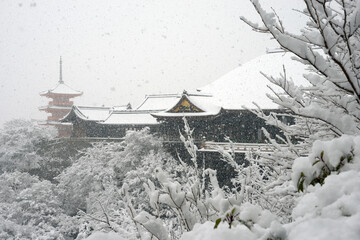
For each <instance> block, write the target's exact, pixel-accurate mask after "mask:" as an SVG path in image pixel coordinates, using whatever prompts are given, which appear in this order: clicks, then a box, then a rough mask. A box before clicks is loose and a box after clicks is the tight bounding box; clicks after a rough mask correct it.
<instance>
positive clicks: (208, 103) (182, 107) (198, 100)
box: [152, 92, 222, 118]
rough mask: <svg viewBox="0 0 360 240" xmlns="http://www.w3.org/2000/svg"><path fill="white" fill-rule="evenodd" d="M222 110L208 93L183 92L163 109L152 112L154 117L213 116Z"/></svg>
mask: <svg viewBox="0 0 360 240" xmlns="http://www.w3.org/2000/svg"><path fill="white" fill-rule="evenodd" d="M221 110H222V107H221V106H219V104H218V103H217V100H216V99H215V98H214V97H213V96H212V95H209V94H188V93H186V92H184V93H183V94H182V96H181V98H180V99H179V100H178V101H177V102H176V103H175V104H173V105H172V106H170V107H169V108H168V109H166V110H165V111H161V112H157V113H152V115H153V116H154V117H156V118H174V117H201V118H204V117H214V116H217V115H218V114H219V113H220V112H221Z"/></svg>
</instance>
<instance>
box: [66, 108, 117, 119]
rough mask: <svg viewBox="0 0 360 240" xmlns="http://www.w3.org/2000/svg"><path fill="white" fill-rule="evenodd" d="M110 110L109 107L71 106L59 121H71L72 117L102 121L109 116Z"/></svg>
mask: <svg viewBox="0 0 360 240" xmlns="http://www.w3.org/2000/svg"><path fill="white" fill-rule="evenodd" d="M111 111H112V108H111V107H84V106H73V107H72V109H71V111H70V112H69V113H68V114H67V115H66V116H65V117H64V118H63V119H62V120H61V121H62V122H71V121H72V119H73V118H79V119H82V120H86V121H104V120H105V119H106V118H108V117H109V115H110V113H111Z"/></svg>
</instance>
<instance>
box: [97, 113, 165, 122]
mask: <svg viewBox="0 0 360 240" xmlns="http://www.w3.org/2000/svg"><path fill="white" fill-rule="evenodd" d="M150 113H151V112H150V111H140V110H127V111H113V112H112V113H111V114H110V116H109V117H108V118H107V119H106V120H105V121H104V122H101V124H110V125H111V124H113V125H156V124H159V123H158V122H157V121H156V119H155V118H154V117H153V116H151V114H150Z"/></svg>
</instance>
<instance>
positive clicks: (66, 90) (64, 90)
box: [40, 83, 82, 95]
mask: <svg viewBox="0 0 360 240" xmlns="http://www.w3.org/2000/svg"><path fill="white" fill-rule="evenodd" d="M48 92H51V93H55V94H70V95H78V94H82V92H81V91H77V90H75V89H73V88H71V87H69V86H68V85H67V84H65V83H58V85H56V87H54V88H53V89H51V90H48V91H44V92H41V93H40V94H46V93H48Z"/></svg>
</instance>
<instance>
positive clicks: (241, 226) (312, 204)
mask: <svg viewBox="0 0 360 240" xmlns="http://www.w3.org/2000/svg"><path fill="white" fill-rule="evenodd" d="M321 152H324V153H325V152H326V153H327V154H326V155H325V154H323V155H324V156H323V158H324V162H323V163H322V164H323V165H322V166H325V164H330V162H333V165H331V166H334V167H332V170H331V171H330V172H329V175H328V176H327V177H326V178H325V179H324V181H323V185H321V184H320V183H318V182H317V183H314V186H313V185H310V186H308V185H304V188H303V191H304V195H303V196H301V197H299V198H298V199H297V203H296V206H295V208H294V209H293V211H292V219H293V221H292V222H291V223H288V224H280V223H279V221H278V220H276V218H275V216H274V215H273V214H271V213H269V212H266V210H262V209H261V207H260V206H254V205H250V204H243V205H242V206H240V207H239V209H238V211H235V212H234V215H237V216H236V218H235V219H234V223H233V224H232V226H231V228H229V224H228V223H227V222H226V221H222V223H220V224H219V226H218V227H217V228H216V229H214V222H206V223H205V224H196V225H195V227H194V229H193V231H191V232H188V233H185V234H184V235H183V236H182V238H181V239H183V240H188V239H189V240H190V239H191V240H195V239H210V240H211V239H230V240H232V239H234V240H235V239H299V240H300V239H358V238H359V237H360V225H359V221H360V205H359V204H358V203H359V201H360V138H359V137H353V136H343V137H341V138H338V139H334V140H331V141H326V142H316V143H315V144H314V148H313V149H312V151H311V154H310V155H309V157H307V158H298V159H296V161H295V164H294V169H293V170H294V171H293V179H292V180H293V183H294V187H296V188H297V187H298V185H299V184H298V183H299V179H300V178H299V176H300V175H301V173H303V172H304V168H302V167H300V166H305V169H306V172H307V173H308V178H309V179H308V180H307V182H311V181H312V180H313V179H316V178H318V175H319V174H321V169H322V166H320V165H321V163H320V164H319V166H317V163H316V164H313V163H314V162H316V161H317V160H316V159H318V158H317V157H316V156H318V155H319V154H321ZM349 155H351V156H352V158H351V161H349V162H347V161H348V160H346V163H344V165H342V166H341V167H339V168H338V169H336V166H339V162H341V159H343V158H344V156H349Z"/></svg>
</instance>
